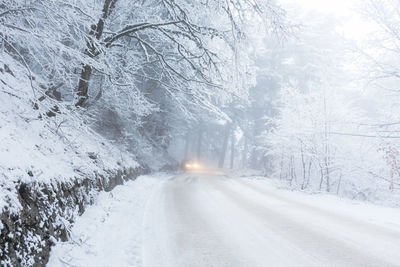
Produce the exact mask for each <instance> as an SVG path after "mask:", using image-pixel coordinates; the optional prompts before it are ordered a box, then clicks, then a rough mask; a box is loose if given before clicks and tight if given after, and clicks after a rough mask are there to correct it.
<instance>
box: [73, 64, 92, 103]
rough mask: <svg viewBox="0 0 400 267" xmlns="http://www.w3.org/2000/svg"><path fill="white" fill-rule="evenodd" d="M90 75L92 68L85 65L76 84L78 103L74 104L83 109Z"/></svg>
mask: <svg viewBox="0 0 400 267" xmlns="http://www.w3.org/2000/svg"><path fill="white" fill-rule="evenodd" d="M91 75H92V67H91V66H89V65H85V66H84V67H83V70H82V72H81V77H80V78H79V84H78V93H77V94H78V97H79V99H78V102H77V103H76V104H75V105H76V106H79V107H84V106H85V104H86V101H87V99H88V90H89V79H90V76H91Z"/></svg>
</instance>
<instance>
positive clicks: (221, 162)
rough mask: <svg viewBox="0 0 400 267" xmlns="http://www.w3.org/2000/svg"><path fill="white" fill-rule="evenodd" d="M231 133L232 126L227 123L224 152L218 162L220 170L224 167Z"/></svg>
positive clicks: (223, 145) (223, 144) (222, 151)
mask: <svg viewBox="0 0 400 267" xmlns="http://www.w3.org/2000/svg"><path fill="white" fill-rule="evenodd" d="M230 131H231V124H230V123H227V124H226V126H225V133H224V140H223V143H222V150H221V154H220V157H219V161H218V168H223V167H224V161H225V154H226V149H227V147H228V140H229V133H230Z"/></svg>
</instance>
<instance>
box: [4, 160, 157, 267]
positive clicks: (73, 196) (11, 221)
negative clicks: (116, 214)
mask: <svg viewBox="0 0 400 267" xmlns="http://www.w3.org/2000/svg"><path fill="white" fill-rule="evenodd" d="M147 172H149V170H148V169H146V168H142V167H140V168H131V169H123V170H118V171H109V172H107V175H99V174H95V175H94V178H84V179H82V178H77V179H76V180H75V181H74V182H54V183H51V184H45V183H38V182H33V183H29V184H26V183H20V184H18V185H16V189H17V192H18V200H19V202H20V206H21V207H22V208H21V209H20V211H19V212H18V213H11V212H10V210H9V209H7V208H5V209H4V210H3V212H2V213H1V214H0V219H1V225H0V226H1V227H0V229H1V232H0V266H13V267H14V266H45V265H46V263H47V261H48V258H49V254H50V249H51V246H52V245H53V244H54V242H56V241H59V240H61V241H67V240H68V238H69V227H70V226H71V225H72V223H73V221H74V218H75V216H76V215H77V214H78V215H81V214H82V213H83V212H84V210H85V207H86V206H87V205H90V204H93V202H94V200H95V198H96V196H97V194H98V192H99V191H102V190H104V191H110V190H112V189H113V188H114V187H115V186H117V185H119V184H122V183H123V182H124V181H127V180H130V179H135V178H136V177H137V176H139V175H141V174H144V173H147Z"/></svg>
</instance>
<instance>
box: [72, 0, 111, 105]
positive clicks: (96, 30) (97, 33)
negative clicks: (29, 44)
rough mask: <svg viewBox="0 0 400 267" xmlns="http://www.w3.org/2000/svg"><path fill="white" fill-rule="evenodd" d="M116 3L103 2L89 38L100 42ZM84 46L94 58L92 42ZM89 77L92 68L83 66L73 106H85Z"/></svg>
mask: <svg viewBox="0 0 400 267" xmlns="http://www.w3.org/2000/svg"><path fill="white" fill-rule="evenodd" d="M117 1H118V0H104V4H103V10H102V16H101V18H100V19H99V20H98V22H97V24H96V25H92V30H91V31H90V33H89V36H93V37H94V38H96V39H97V40H100V38H101V37H102V35H103V31H104V23H105V20H106V19H107V18H108V16H109V15H110V13H111V11H112V10H113V9H114V7H115V4H116V3H117ZM86 46H87V48H86V51H85V54H86V55H88V56H89V57H92V58H93V57H95V56H96V52H97V49H96V48H95V46H94V44H93V41H88V42H87V44H86ZM91 76H92V67H91V66H90V65H87V64H85V65H84V66H83V69H82V72H81V76H80V78H79V83H78V90H77V95H78V97H79V99H78V102H77V103H76V104H75V106H79V107H84V106H85V104H86V101H87V100H88V97H89V95H88V92H89V80H90V77H91Z"/></svg>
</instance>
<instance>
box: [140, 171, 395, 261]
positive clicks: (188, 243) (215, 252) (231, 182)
mask: <svg viewBox="0 0 400 267" xmlns="http://www.w3.org/2000/svg"><path fill="white" fill-rule="evenodd" d="M289 194H290V193H289ZM351 209H354V210H355V211H356V210H357V205H353V206H351V207H350V208H349V209H346V211H347V212H344V211H343V212H341V210H340V209H337V208H335V209H333V208H332V209H331V208H329V207H326V208H325V207H324V206H323V205H322V206H321V205H313V203H312V202H310V201H304V197H302V198H297V197H296V195H293V196H288V192H284V191H283V190H276V189H274V188H268V187H259V186H257V184H256V183H251V181H249V180H247V179H243V178H230V177H226V176H223V175H211V174H196V173H189V174H183V175H179V176H176V177H174V178H172V179H169V180H168V181H166V182H164V183H163V184H162V185H161V186H160V188H159V190H156V191H155V192H154V194H153V196H152V197H151V198H150V200H149V202H148V203H147V208H146V216H145V218H144V221H143V224H144V229H145V231H144V233H143V261H144V262H143V264H144V266H145V267H159V266H164V267H172V266H173V267H180V266H182V267H191V266H193V267H194V266H216V267H219V266H229V267H235V266H249V267H257V266H262V267H264V266H274V267H275V266H277V267H279V266H287V267H294V266H307V267H309V266H344V267H345V266H349V267H350V266H352V267H354V266H365V267H367V266H368V267H369V266H371V267H372V266H374V267H375V266H376V267H390V266H400V222H399V223H398V224H397V223H392V224H391V225H389V226H388V227H386V226H385V225H382V224H378V223H376V221H374V220H370V219H368V218H369V217H365V216H361V215H358V214H357V212H354V214H352V213H351V212H350V213H349V212H348V211H349V210H350V211H351ZM396 215H399V214H396Z"/></svg>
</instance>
